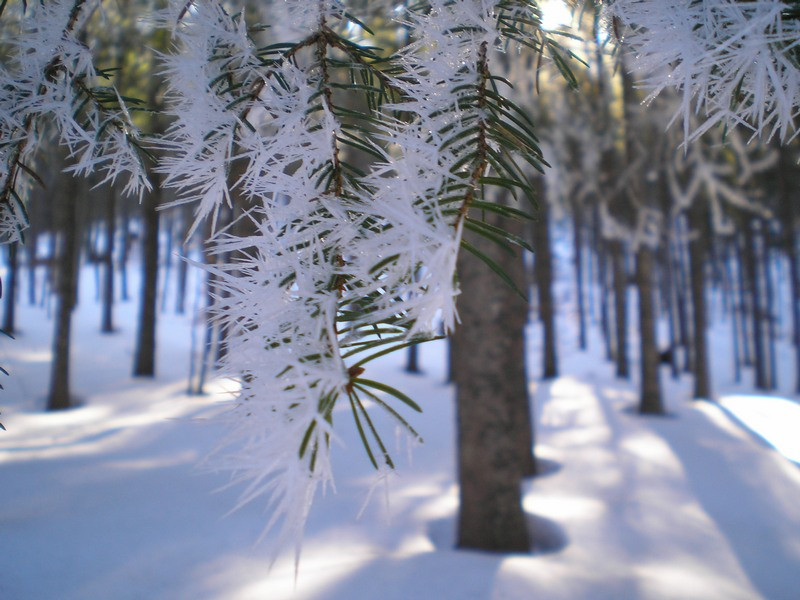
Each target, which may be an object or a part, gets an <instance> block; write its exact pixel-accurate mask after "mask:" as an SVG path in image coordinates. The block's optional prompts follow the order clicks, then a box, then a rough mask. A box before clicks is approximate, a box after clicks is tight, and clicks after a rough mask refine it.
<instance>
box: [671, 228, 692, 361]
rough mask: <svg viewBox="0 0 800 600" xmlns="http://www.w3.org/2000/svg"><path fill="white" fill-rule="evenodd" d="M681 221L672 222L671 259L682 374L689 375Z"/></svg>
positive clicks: (686, 281)
mask: <svg viewBox="0 0 800 600" xmlns="http://www.w3.org/2000/svg"><path fill="white" fill-rule="evenodd" d="M681 222H682V220H681V219H680V217H679V218H678V219H677V220H676V221H675V222H674V227H675V233H676V240H675V244H674V246H675V250H674V257H673V263H672V264H673V266H674V268H675V281H676V283H677V287H676V290H675V293H676V296H675V298H676V300H677V309H678V331H679V333H680V339H681V346H682V347H683V371H684V373H691V372H692V369H693V368H694V367H693V364H694V354H693V348H692V344H691V340H690V339H689V338H690V335H689V318H690V315H689V306H688V304H689V297H690V296H691V290H690V287H691V281H690V279H691V277H690V275H688V274H687V273H686V271H687V268H686V259H685V246H686V244H685V243H684V240H685V239H686V236H685V235H684V232H683V227H682V226H681Z"/></svg>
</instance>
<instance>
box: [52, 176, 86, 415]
mask: <svg viewBox="0 0 800 600" xmlns="http://www.w3.org/2000/svg"><path fill="white" fill-rule="evenodd" d="M65 187H66V190H65V194H64V195H63V197H61V198H56V201H55V203H54V204H55V206H54V210H55V212H56V214H57V217H58V221H59V226H58V228H57V230H58V231H59V237H60V252H58V263H57V264H58V266H57V269H56V289H57V308H56V321H55V333H54V334H53V362H52V364H51V370H50V389H49V392H48V395H47V410H63V409H67V408H70V406H72V398H71V389H70V341H71V332H72V311H73V309H74V307H75V297H76V289H77V287H78V281H77V278H78V270H77V263H78V242H79V239H78V233H77V229H78V223H77V204H78V199H77V195H78V185H77V183H76V181H75V179H74V178H73V177H69V176H68V177H67V185H66V186H65Z"/></svg>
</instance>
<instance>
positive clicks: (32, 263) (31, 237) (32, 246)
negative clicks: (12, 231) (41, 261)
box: [26, 225, 39, 306]
mask: <svg viewBox="0 0 800 600" xmlns="http://www.w3.org/2000/svg"><path fill="white" fill-rule="evenodd" d="M38 243H39V227H38V226H36V225H32V226H31V229H30V232H29V234H28V242H27V244H26V245H27V246H28V249H27V250H28V251H27V252H26V254H27V257H28V305H29V306H36V263H37V260H38V257H37V251H36V246H37V244H38Z"/></svg>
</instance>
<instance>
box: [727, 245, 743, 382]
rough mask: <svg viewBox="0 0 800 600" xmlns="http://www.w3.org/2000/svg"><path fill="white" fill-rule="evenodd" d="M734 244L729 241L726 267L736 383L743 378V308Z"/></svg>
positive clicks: (734, 378)
mask: <svg viewBox="0 0 800 600" xmlns="http://www.w3.org/2000/svg"><path fill="white" fill-rule="evenodd" d="M733 244H734V243H733V242H730V241H729V242H728V245H727V252H726V256H725V269H726V270H727V273H728V280H729V281H730V285H729V293H730V296H731V299H730V318H731V328H732V332H733V380H734V381H735V382H736V383H739V382H741V380H742V341H741V334H740V321H741V318H740V317H741V310H740V307H739V297H738V280H737V278H736V277H735V276H734V273H733V265H732V264H731V263H732V262H733V260H734V257H735V256H736V252H735V250H736V248H735V245H733ZM737 267H738V265H737Z"/></svg>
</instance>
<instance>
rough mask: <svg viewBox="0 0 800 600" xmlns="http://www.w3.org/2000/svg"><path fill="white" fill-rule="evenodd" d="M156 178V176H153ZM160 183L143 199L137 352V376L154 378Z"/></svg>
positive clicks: (135, 358)
mask: <svg viewBox="0 0 800 600" xmlns="http://www.w3.org/2000/svg"><path fill="white" fill-rule="evenodd" d="M153 178H154V179H157V176H156V175H153ZM159 195H160V192H159V187H158V182H157V181H154V185H153V191H152V192H150V193H148V194H145V195H144V198H143V200H142V221H143V230H144V232H143V236H142V287H141V292H140V300H139V302H140V304H139V327H138V329H137V336H136V352H135V355H134V363H133V375H134V377H153V376H154V375H155V373H156V361H155V357H156V314H157V312H158V306H157V303H158V296H157V292H158V220H159V219H158V217H159V215H158V211H157V207H158V199H159Z"/></svg>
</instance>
